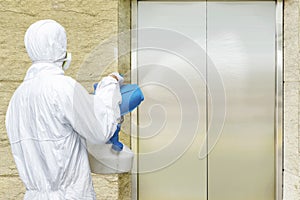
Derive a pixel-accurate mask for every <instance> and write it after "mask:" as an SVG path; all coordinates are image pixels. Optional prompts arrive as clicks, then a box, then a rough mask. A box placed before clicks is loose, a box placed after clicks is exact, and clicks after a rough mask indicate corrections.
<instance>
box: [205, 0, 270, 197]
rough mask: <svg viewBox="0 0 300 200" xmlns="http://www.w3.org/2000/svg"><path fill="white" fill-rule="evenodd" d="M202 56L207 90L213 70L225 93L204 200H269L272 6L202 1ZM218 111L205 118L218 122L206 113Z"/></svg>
mask: <svg viewBox="0 0 300 200" xmlns="http://www.w3.org/2000/svg"><path fill="white" fill-rule="evenodd" d="M207 53H208V55H209V56H210V58H211V60H212V62H209V63H208V70H207V78H208V79H207V81H208V85H213V84H214V83H215V82H216V80H215V79H216V78H217V77H216V76H214V75H213V74H212V69H213V68H216V69H217V71H218V72H219V74H220V76H221V78H222V81H223V84H224V89H225V94H226V104H225V105H226V118H225V121H224V127H223V130H222V132H221V135H220V137H219V140H218V142H217V144H216V145H215V146H214V148H213V149H212V151H211V152H210V153H209V156H208V199H209V200H274V199H275V123H274V122H275V121H274V120H275V2H272V1H268V2H235V1H234V2H208V5H207ZM217 92H218V91H217ZM218 106H220V105H212V106H211V108H209V110H210V111H209V113H208V114H209V116H210V115H212V113H213V114H215V115H216V116H214V117H216V118H222V117H221V116H218V115H219V114H220V113H218V112H213V111H212V110H213V109H214V107H215V109H217V110H219V108H218ZM209 118H211V117H209ZM209 123H210V122H209ZM215 125H216V124H213V123H212V124H210V126H211V131H209V132H208V135H209V138H208V139H209V140H208V141H209V142H208V146H209V147H210V146H212V145H213V142H214V139H215V138H216V137H215V134H218V132H217V131H216V130H214V128H213V127H214V126H215Z"/></svg>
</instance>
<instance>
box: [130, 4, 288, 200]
mask: <svg viewBox="0 0 300 200" xmlns="http://www.w3.org/2000/svg"><path fill="white" fill-rule="evenodd" d="M138 1H141V0H131V30H132V31H131V82H132V83H138V74H137V52H136V51H135V50H136V49H137V17H138V11H137V10H138V9H137V6H138V5H137V2H138ZM143 1H147V0H143ZM152 1H160V0H152ZM161 1H162V2H163V1H166V0H161ZM167 1H180V0H167ZM181 1H183V0H181ZM189 1H201V0H189ZM208 1H210V0H208ZM214 1H225V0H214ZM227 1H232V0H227ZM240 1H243V0H240ZM247 1H249V0H247ZM250 1H255V0H250ZM257 1H259V0H257ZM184 2H188V1H184ZM275 2H276V31H275V34H276V37H275V40H276V41H275V46H276V51H275V52H276V55H275V59H276V64H275V65H276V66H275V67H276V70H275V73H276V74H275V76H276V78H275V80H276V81H275V84H276V87H275V90H276V91H275V96H276V97H275V119H274V120H275V127H274V131H275V157H276V158H275V162H276V163H275V167H276V170H275V171H276V174H275V178H276V180H275V183H276V184H275V187H276V188H275V192H276V200H282V199H283V1H282V0H275ZM136 124H138V114H137V111H136V110H135V111H134V112H132V114H131V127H132V128H131V134H132V135H134V136H136V135H138V129H137V127H136ZM133 127H136V128H133ZM131 148H132V150H133V151H134V152H137V150H138V140H137V138H136V137H131ZM133 165H134V168H135V169H137V171H138V168H137V167H138V165H137V160H136V161H135V163H134V164H133ZM131 187H132V188H131V192H132V194H131V195H132V200H137V198H138V175H137V174H132V186H131Z"/></svg>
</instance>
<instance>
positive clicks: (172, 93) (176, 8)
mask: <svg viewBox="0 0 300 200" xmlns="http://www.w3.org/2000/svg"><path fill="white" fill-rule="evenodd" d="M205 27H206V24H205V2H188V3H181V2H138V29H139V30H138V51H137V60H138V83H139V85H140V86H141V87H142V90H143V93H144V95H145V101H144V102H143V103H142V104H141V106H140V107H139V113H138V114H139V115H138V118H139V141H138V153H139V157H138V172H139V174H138V199H140V200H153V199H155V200H167V199H172V200H183V199H184V200H193V199H199V200H206V193H207V189H206V181H207V179H206V176H207V172H206V164H207V162H206V158H202V159H199V157H198V152H199V150H200V148H201V147H203V148H205V146H204V145H205V143H204V141H205V132H206V131H205V130H206V95H205V93H206V89H205V74H206V72H205V67H206V57H205V44H206V43H205V38H206V35H205V34H206V32H205ZM191 62H193V63H191Z"/></svg>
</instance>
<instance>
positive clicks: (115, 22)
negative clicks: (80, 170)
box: [0, 0, 130, 200]
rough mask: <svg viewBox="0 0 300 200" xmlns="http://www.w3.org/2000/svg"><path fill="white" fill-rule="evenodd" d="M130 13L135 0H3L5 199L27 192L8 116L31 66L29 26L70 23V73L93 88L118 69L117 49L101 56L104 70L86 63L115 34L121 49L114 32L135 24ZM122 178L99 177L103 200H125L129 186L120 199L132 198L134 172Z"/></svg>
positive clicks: (0, 94) (0, 60) (1, 186)
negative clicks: (7, 124)
mask: <svg viewBox="0 0 300 200" xmlns="http://www.w3.org/2000/svg"><path fill="white" fill-rule="evenodd" d="M128 3H129V4H128ZM119 7H120V8H119ZM128 13H130V1H129V0H14V1H11V0H0V29H1V31H0V199H14V200H15V199H22V197H23V195H24V192H25V188H24V186H23V184H22V182H21V181H20V179H19V177H18V172H17V170H16V167H15V164H14V161H13V158H12V155H11V151H10V146H9V141H8V139H7V135H6V130H5V124H4V120H5V113H6V109H7V105H8V102H9V100H10V98H11V96H12V94H13V92H14V90H15V89H16V88H17V87H18V85H19V84H20V83H21V82H22V80H23V78H24V75H25V73H26V71H27V69H28V68H29V67H30V59H29V58H28V56H27V53H26V50H25V47H24V43H23V37H24V34H25V31H26V29H27V28H28V26H29V25H30V24H32V23H33V22H35V21H37V20H40V19H54V20H56V21H58V22H59V23H61V24H62V25H63V26H64V27H65V29H66V31H67V36H68V51H70V52H72V58H73V60H72V64H71V67H70V68H69V69H68V70H67V71H66V75H69V76H71V77H73V78H75V79H77V80H79V82H80V83H82V84H83V85H84V86H85V87H86V88H87V89H88V90H89V91H92V83H93V82H95V81H97V80H99V78H100V76H101V75H104V74H107V73H108V72H110V71H115V70H117V63H118V61H116V62H112V63H110V62H109V61H110V60H109V59H112V56H114V55H113V51H110V52H109V56H103V55H101V56H100V57H99V58H101V59H102V58H104V57H106V58H107V59H108V61H107V62H106V61H101V62H102V64H103V63H105V64H107V63H108V64H107V66H109V68H107V69H106V70H104V72H103V70H102V68H101V69H100V70H99V69H98V68H96V69H94V68H93V67H87V69H86V70H85V69H84V67H85V66H86V63H85V62H86V61H87V60H88V59H92V58H93V55H92V56H91V52H92V51H93V50H94V49H95V48H96V47H98V46H99V45H101V44H102V43H103V41H105V40H107V39H109V38H111V39H110V42H109V45H110V47H112V49H113V50H114V48H119V45H118V44H119V43H120V42H119V43H118V39H114V38H113V37H112V36H114V35H115V36H116V35H117V34H118V32H119V23H120V22H121V23H122V24H123V25H122V26H120V28H123V29H124V28H125V27H126V26H129V25H130V14H128ZM119 15H120V16H119ZM121 16H122V18H120V17H121ZM128 17H129V18H128ZM117 38H118V37H117ZM126 45H129V43H127V44H126V43H124V44H123V43H122V48H126ZM110 50H111V48H110ZM104 53H105V52H104ZM94 56H97V54H95V55H94ZM99 58H98V59H99ZM129 62H130V59H129V58H128V56H127V57H125V58H122V60H121V62H120V63H122V66H128V67H129ZM93 70H94V71H93ZM97 70H98V72H97V73H96V71H97ZM99 71H101V73H99ZM102 72H103V73H102ZM125 138H126V137H125ZM128 141H129V140H128V137H127V143H128ZM120 180H121V183H122V184H119V176H118V175H93V183H94V187H95V190H96V193H97V198H98V199H109V200H113V199H119V190H120V191H121V190H123V191H124V194H125V195H123V196H122V195H121V196H120V199H129V198H130V197H129V195H130V194H129V193H130V192H128V191H130V190H128V189H125V187H130V186H129V185H128V183H129V175H123V176H121V177H120ZM124 180H125V181H124ZM119 185H122V186H120V187H119ZM125 191H127V192H125Z"/></svg>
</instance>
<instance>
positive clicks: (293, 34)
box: [283, 0, 300, 200]
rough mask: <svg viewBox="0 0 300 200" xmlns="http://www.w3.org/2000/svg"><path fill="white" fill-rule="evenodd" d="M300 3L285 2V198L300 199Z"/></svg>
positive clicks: (296, 0) (294, 0) (286, 199)
mask: <svg viewBox="0 0 300 200" xmlns="http://www.w3.org/2000/svg"><path fill="white" fill-rule="evenodd" d="M299 6H300V1H298V0H286V1H285V2H284V181H283V187H284V192H283V196H284V200H294V199H300V143H299V141H300V140H299V139H300V138H299V135H300V131H299V106H300V98H299V90H300V87H299V85H300V82H299V81H300V74H299V58H300V57H299V50H300V49H299V34H300V32H299V28H300V27H299V22H300V21H299Z"/></svg>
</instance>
